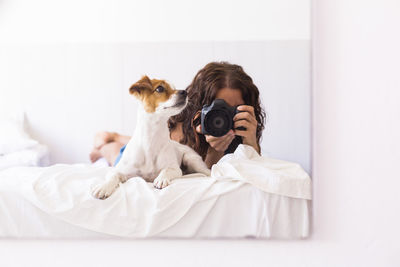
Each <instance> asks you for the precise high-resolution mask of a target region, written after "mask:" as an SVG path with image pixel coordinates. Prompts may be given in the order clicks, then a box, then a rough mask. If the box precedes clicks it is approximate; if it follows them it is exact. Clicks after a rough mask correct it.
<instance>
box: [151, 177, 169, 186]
mask: <svg viewBox="0 0 400 267" xmlns="http://www.w3.org/2000/svg"><path fill="white" fill-rule="evenodd" d="M170 184H171V180H170V179H168V178H166V177H162V176H158V177H157V178H156V179H155V180H154V181H153V185H154V187H155V188H158V189H163V188H164V187H167V186H168V185H170Z"/></svg>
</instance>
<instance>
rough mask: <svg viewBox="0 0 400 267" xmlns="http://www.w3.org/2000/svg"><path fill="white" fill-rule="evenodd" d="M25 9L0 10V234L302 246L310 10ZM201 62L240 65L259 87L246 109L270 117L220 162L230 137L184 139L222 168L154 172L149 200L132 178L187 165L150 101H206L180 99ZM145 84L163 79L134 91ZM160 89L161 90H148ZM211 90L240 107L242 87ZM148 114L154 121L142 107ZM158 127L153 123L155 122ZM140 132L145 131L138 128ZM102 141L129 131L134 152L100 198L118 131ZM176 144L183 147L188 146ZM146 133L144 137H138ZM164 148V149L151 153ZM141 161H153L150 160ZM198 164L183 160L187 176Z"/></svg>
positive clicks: (234, 5) (145, 184)
mask: <svg viewBox="0 0 400 267" xmlns="http://www.w3.org/2000/svg"><path fill="white" fill-rule="evenodd" d="M211 3H212V5H211ZM25 4H26V5H22V4H20V5H19V6H18V4H16V6H12V5H11V4H9V3H0V5H3V8H2V9H1V15H2V18H3V19H2V21H0V33H1V34H2V36H4V37H6V38H2V40H1V43H0V48H1V49H0V70H1V73H2V76H1V79H0V104H1V116H0V128H1V129H2V131H1V133H0V207H1V212H0V236H2V237H12V238H14V237H26V238H33V237H34V238H47V237H51V238H110V237H123V238H149V237H150V238H166V237H168V238H248V237H250V238H283V239H299V238H306V237H308V235H309V223H310V218H309V216H310V215H309V214H310V199H311V179H310V177H309V174H310V171H311V166H310V162H311V158H310V157H311V156H310V155H311V133H310V129H311V103H310V100H311V94H310V91H311V90H310V75H311V65H310V58H311V52H310V49H311V44H310V33H309V28H310V19H309V9H310V2H309V1H295V0H286V1H277V0H270V1H265V2H259V1H248V2H246V3H245V4H244V3H239V2H231V1H221V2H218V3H214V2H211V1H205V2H204V1H203V2H202V3H198V2H184V3H181V2H179V1H172V2H171V3H170V5H168V6H167V5H166V4H165V3H164V2H162V1H159V0H157V1H156V0H153V1H149V2H146V3H145V2H143V3H141V2H140V3H139V2H136V3H130V2H128V1H119V2H116V3H114V4H104V6H100V4H98V3H97V2H95V1H93V3H92V5H90V6H88V7H82V9H80V8H77V6H76V5H77V4H74V3H66V4H64V6H57V7H56V6H54V7H49V8H50V9H52V10H53V11H54V13H52V14H53V15H51V14H49V12H47V11H44V9H43V10H42V8H41V5H40V2H39V3H36V4H35V6H30V5H32V4H29V1H27V3H25ZM228 4H229V5H228ZM182 5H184V6H182ZM210 6H213V9H212V10H211V8H210ZM149 7H151V9H150V8H149ZM46 10H48V9H46ZM33 11H34V12H33ZM89 11H90V12H89ZM178 11H179V12H178ZM182 11H185V12H182ZM71 13H72V14H73V16H72V17H74V20H71V19H70V17H71ZM55 14H58V16H56V15H55ZM132 14H135V16H132ZM221 14H223V16H222V15H221ZM243 14H245V15H243ZM32 16H34V17H35V19H32V20H30V18H32ZM149 18H151V19H149ZM239 18H240V19H239ZM19 19H20V21H23V24H21V23H20V22H19ZM51 20H53V21H54V23H49V21H51ZM137 25H140V27H138V26H137ZM210 62H228V63H229V64H228V63H226V65H224V66H223V67H222V68H227V66H231V65H230V64H236V65H238V66H241V67H242V68H243V70H242V72H243V73H244V74H246V75H247V76H246V77H251V79H252V81H251V83H252V84H254V85H255V86H256V88H257V89H258V91H259V97H258V98H256V99H255V100H253V103H256V102H257V101H260V103H261V107H262V109H263V110H264V111H265V114H266V116H265V124H264V125H265V127H264V129H263V130H262V131H260V132H261V133H262V137H261V139H260V140H259V142H258V145H257V144H256V145H251V144H252V142H251V141H252V140H253V141H254V140H255V137H256V132H257V131H256V130H254V131H253V132H251V133H250V134H248V135H246V134H247V133H246V134H245V133H243V132H242V134H243V136H242V137H239V140H241V141H240V143H242V144H240V145H239V144H237V145H236V146H235V147H234V149H233V150H232V151H229V153H228V152H226V151H227V146H229V144H230V142H231V140H230V141H229V142H227V141H224V142H225V143H227V144H224V145H225V146H222V147H224V149H222V148H218V149H217V148H216V147H213V146H212V145H211V143H212V142H213V140H214V141H215V139H212V138H211V139H210V138H205V135H203V134H201V133H198V134H193V136H200V137H199V138H203V139H204V140H205V142H206V143H207V145H208V146H209V147H207V149H206V154H205V156H204V157H203V159H204V160H206V161H207V156H209V155H211V154H212V153H211V154H210V151H214V152H218V153H215V154H212V155H214V156H215V155H218V157H217V158H216V159H215V158H214V161H215V162H212V161H211V163H212V167H211V174H210V173H209V174H208V175H207V174H198V173H194V174H187V175H185V176H183V177H181V176H182V175H183V174H182V173H179V172H178V173H176V172H167V171H166V172H165V173H169V174H168V175H169V176H168V175H167V174H165V175H167V176H165V177H167V178H168V177H169V178H171V179H169V178H168V179H166V180H162V181H164V182H165V183H167V184H168V186H165V187H164V185H159V186H157V187H163V188H162V189H159V188H156V187H154V185H153V183H152V182H151V181H150V182H149V181H146V180H144V179H142V178H140V175H142V176H143V177H144V176H145V174H144V173H147V174H148V173H151V172H152V171H153V170H154V169H157V168H159V169H158V170H155V171H154V173H156V174H154V175H153V176H154V177H153V180H154V179H155V178H156V177H158V175H159V174H160V172H161V170H164V169H166V167H165V165H166V164H164V163H160V161H162V162H168V164H167V165H168V167H170V166H172V165H174V164H175V165H176V164H178V163H177V162H179V165H180V163H181V162H182V161H184V162H186V161H185V160H184V159H183V158H184V156H182V155H183V154H184V153H189V152H182V153H183V154H179V153H181V152H179V153H178V152H176V151H181V150H179V148H177V147H178V146H179V145H176V144H175V143H171V142H170V141H169V139H168V138H167V139H168V140H167V139H165V136H166V135H165V134H164V135H163V134H162V133H166V132H169V131H168V125H167V123H166V121H163V120H161V119H160V118H161V117H163V115H160V114H159V113H160V112H162V111H161V106H162V105H164V104H162V103H164V102H165V103H170V102H166V101H168V100H170V97H171V99H172V98H173V96H174V95H178V92H177V91H173V90H174V88H175V89H180V90H183V89H187V90H186V92H187V96H186V93H185V98H186V99H188V101H189V103H192V104H193V105H194V104H197V105H199V104H200V102H201V101H203V100H204V99H203V98H201V97H197V98H194V96H193V95H194V94H193V91H192V94H191V93H190V90H199V89H198V88H197V87H196V88H195V87H192V88H191V89H189V88H188V87H190V86H189V85H191V84H192V82H193V79H194V77H195V75H196V74H197V73H198V72H199V71H200V70H202V69H203V70H204V68H205V66H207V64H208V63H210ZM143 75H147V76H148V77H149V78H150V79H159V80H162V82H160V81H158V83H157V81H155V80H153V81H150V83H147V84H145V85H143V84H144V83H142V84H141V86H138V87H135V88H136V89H135V88H134V89H132V88H133V87H132V85H133V84H135V83H137V82H138V81H139V80H140V79H142V76H143ZM222 76H223V75H222ZM224 78H227V75H225V76H224ZM231 78H232V77H231ZM233 81H234V79H233V78H232V83H233ZM156 83H157V84H156ZM193 83H194V82H193ZM160 84H161V85H162V87H163V89H162V90H166V91H167V92H157V88H158V86H159V85H160ZM199 84H200V87H199V88H201V90H204V92H206V91H207V90H209V89H207V88H208V87H207V88H206V87H204V84H205V83H204V82H203V83H199ZM146 86H147V87H146ZM152 86H153V87H152ZM169 86H171V88H169ZM217 87H218V86H217ZM220 87H223V88H225V87H228V89H233V91H234V92H237V91H238V89H240V90H241V91H240V90H239V91H240V92H239V96H238V95H232V94H231V93H232V92H230V91H229V92H228V98H227V99H228V100H227V99H225V100H226V102H228V105H229V106H232V107H233V108H235V107H236V106H237V105H239V106H240V105H241V104H245V105H246V106H249V105H250V106H251V103H250V102H249V100H247V98H246V97H247V96H246V95H245V91H243V90H242V88H229V87H240V86H237V85H234V86H233V85H232V86H230V85H229V84H228V83H224V84H222V85H220V86H219V87H218V88H217V89H218V90H217V92H221V89H222V88H220ZM143 88H145V89H143ZM146 88H147V89H146ZM130 89H131V90H130ZM143 90H150V91H151V94H152V95H153V94H154V95H153V96H151V97H149V95H150V93H148V92H147V91H143ZM168 90H169V91H168ZM251 90H253V89H251ZM150 91H149V92H150ZM146 94H148V95H146ZM158 94H163V96H159V95H158ZM182 94H183V93H182ZM144 95H146V97H145V96H144ZM135 96H136V97H135ZM224 97H226V96H221V95H220V97H218V98H224ZM215 98H216V97H215V96H214V97H211V100H213V99H215ZM241 98H242V99H241ZM245 99H246V100H245ZM175 100H176V99H175ZM175 100H174V101H175ZM171 101H172V100H171ZM190 101H192V102H190ZM204 101H205V100H204ZM232 101H233V102H232ZM254 101H256V102H254ZM246 102H247V103H246ZM160 103H161V104H160ZM171 103H172V102H171ZM174 103H175V102H174ZM202 104H204V103H202ZM207 104H211V103H207ZM152 105H153V107H154V109H153V110H151V108H148V107H149V106H152ZM165 105H167V104H165ZM158 106H160V108H159V109H158V110H157V112H156V108H157V107H158ZM146 107H147V108H146ZM163 107H164V106H163ZM253 108H254V107H253ZM149 110H151V111H149ZM234 110H235V109H234ZM198 111H200V110H198ZM143 112H144V113H143ZM150 113H151V116H150V115H149V114H150ZM242 113H243V114H244V115H243V116H244V117H241V118H242V121H243V120H245V121H246V123H248V124H246V125H250V126H251V127H252V125H253V126H254V125H255V126H254V127H255V128H256V127H257V122H254V121H251V119H255V120H257V118H256V116H255V115H254V116H253V115H252V113H251V111H249V110H246V109H245V110H244V111H243V112H242ZM138 114H140V116H138ZM156 114H158V115H156ZM239 114H240V113H239ZM234 115H235V114H234ZM248 116H250V117H248ZM164 117H165V116H164ZM158 119H160V120H161V121H162V122H160V123H154V122H155V121H158ZM193 119H194V117H193V116H192V117H190V120H193ZM184 121H185V120H184ZM186 121H187V119H186ZM198 121H200V117H199V120H198ZM199 123H200V122H198V124H199ZM198 124H196V125H195V126H197V125H198ZM149 125H150V126H149ZM250 126H249V127H250ZM144 127H153V128H150V129H147V128H146V129H147V130H146V131H144V130H142V131H138V130H137V129H142V128H144ZM104 131H106V132H109V133H118V134H119V135H118V136H127V139H124V140H123V138H122V139H118V141H119V142H120V143H121V144H122V143H123V144H126V143H128V141H129V140H130V139H129V138H130V137H131V136H132V135H134V133H135V131H136V132H137V135H135V138H136V139H135V140H132V141H131V142H132V143H134V144H135V145H131V146H128V147H127V148H126V149H127V152H125V151H124V152H123V154H122V155H124V156H123V157H124V158H121V160H122V161H123V162H124V164H126V166H132V164H133V165H135V164H136V165H135V166H136V167H135V168H136V169H135V170H140V172H138V173H136V174H137V175H134V177H132V178H131V177H125V178H130V179H128V180H127V181H125V178H120V180H119V182H117V183H116V184H115V188H114V189H112V190H111V189H110V190H111V191H112V194H111V193H110V195H109V196H108V195H107V198H105V197H104V198H105V199H98V198H96V197H94V195H95V193H93V192H94V191H95V188H96V186H98V185H104V183H105V182H106V181H111V180H110V179H111V178H110V177H111V176H112V175H114V174H115V173H121V172H123V171H122V167H121V168H120V169H117V167H112V166H108V165H109V163H108V162H107V160H108V158H107V157H108V156H109V155H112V157H110V158H111V159H110V160H108V161H110V162H111V163H112V162H114V161H115V158H116V157H117V156H118V155H119V151H120V149H121V147H122V145H119V146H117V147H116V146H113V147H111V146H110V149H114V150H113V151H112V152H110V151H104V150H106V148H105V147H104V145H105V144H107V145H109V144H110V143H112V142H116V141H117V138H115V136H116V135H115V134H114V135H110V134H104ZM193 131H194V130H193ZM249 131H250V130H249ZM99 132H103V134H97V133H99ZM178 132H179V131H178ZM180 133H181V135H180V137H179V138H178V139H179V140H183V139H184V138H185V137H187V136H189V135H187V134H186V135H182V130H181V132H180ZM96 134H97V135H96ZM235 134H236V135H239V132H235ZM149 136H152V139H151V138H147V139H146V137H149ZM167 136H168V135H167ZM171 137H172V135H171ZM233 137H234V136H233ZM233 137H232V139H233ZM187 138H189V137H187ZM245 138H246V140H244V139H245ZM150 139H151V140H150ZM136 140H138V141H137V142H135V141H136ZM149 140H150V141H149ZM160 140H162V141H160ZM226 140H228V139H226ZM146 142H147V143H146ZM221 142H222V141H221V139H220V143H221ZM166 143H171V144H174V145H173V147H174V149H175V150H168V149H166V150H163V149H164V148H165V147H164V144H166ZM137 144H140V148H137V147H135V146H139V145H137ZM214 145H215V144H214ZM210 147H211V148H210ZM192 148H194V147H193V144H192ZM107 149H108V148H107ZM115 149H117V150H115ZM159 149H160V150H159ZM258 149H259V150H260V151H261V156H260V154H259V153H258V151H257V150H258ZM115 151H117V152H115ZM138 151H139V152H138ZM171 151H173V152H171ZM174 151H175V152H176V153H178V154H177V155H178V156H177V157H176V159H174V156H173V155H174V153H175V152H174ZM185 151H186V150H185ZM224 151H225V155H224ZM167 152H168V153H167ZM197 152H199V151H197ZM125 153H126V154H125ZM190 153H191V152H190ZM190 153H189V154H185V155H192V154H190ZM199 153H200V152H199ZM89 154H91V156H92V158H91V159H92V160H93V163H92V162H91V160H90V157H89ZM128 154H129V155H131V156H125V155H128ZM149 154H150V155H156V157H155V160H154V157H153V156H149ZM105 155H107V156H105ZM138 155H139V156H138ZM166 155H168V156H166ZM179 155H180V156H179ZM197 157H198V158H191V159H189V160H187V162H188V163H187V164H189V165H190V166H192V165H193V166H194V165H196V164H197V165H198V164H199V161H201V158H200V160H199V157H200V156H198V155H197ZM210 157H211V156H210ZM149 159H152V160H153V161H157V159H158V163H154V164H153V163H149ZM160 159H162V160H160ZM170 162H172V163H170ZM119 164H120V165H121V164H122V163H119ZM175 165H174V166H175ZM184 165H185V164H184ZM117 166H118V165H117ZM149 166H150V167H149ZM155 166H156V167H155ZM160 166H163V167H160ZM190 166H189V167H190ZM186 167H187V166H186ZM129 168H131V167H129ZM146 168H147V169H146ZM149 168H150V170H151V171H149ZM171 168H172V167H171ZM171 168H170V169H171ZM193 168H194V167H193ZM199 168H200V167H197V169H196V170H199ZM186 169H187V168H186ZM189 169H190V168H189ZM200 169H201V168H200ZM116 170H119V171H118V172H117V171H116ZM146 171H147V172H146ZM175 171H176V170H175ZM113 172H114V174H113ZM126 172H127V173H128V172H129V171H126ZM110 173H111V174H110ZM127 175H128V174H127ZM114 176H115V175H114ZM114 176H113V177H114ZM128 176H129V175H128ZM130 176H132V175H130ZM176 176H177V177H180V178H177V177H176ZM121 177H122V176H121ZM163 177H164V176H163ZM172 178H176V179H172ZM122 180H123V181H122ZM150 180H151V179H150ZM167 180H168V181H167ZM110 183H111V182H110ZM161 184H162V183H161ZM103 189H104V187H103ZM104 190H105V189H104ZM114 190H115V191H114ZM100 198H101V197H100Z"/></svg>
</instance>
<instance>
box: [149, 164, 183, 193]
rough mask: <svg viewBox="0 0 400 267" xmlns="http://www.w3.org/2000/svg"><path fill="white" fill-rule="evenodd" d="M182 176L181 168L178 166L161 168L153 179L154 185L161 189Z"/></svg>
mask: <svg viewBox="0 0 400 267" xmlns="http://www.w3.org/2000/svg"><path fill="white" fill-rule="evenodd" d="M181 176H182V170H181V168H179V167H175V168H166V169H162V170H161V172H160V174H159V175H158V176H157V178H156V179H154V181H153V185H154V187H156V188H158V189H162V188H164V187H166V186H168V185H170V184H171V181H172V180H173V179H175V178H178V177H181Z"/></svg>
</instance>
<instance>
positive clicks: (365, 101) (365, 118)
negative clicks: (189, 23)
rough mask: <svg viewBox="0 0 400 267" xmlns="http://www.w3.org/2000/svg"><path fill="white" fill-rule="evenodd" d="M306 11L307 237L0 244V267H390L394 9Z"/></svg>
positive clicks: (350, 5) (398, 129) (371, 5)
mask: <svg viewBox="0 0 400 267" xmlns="http://www.w3.org/2000/svg"><path fill="white" fill-rule="evenodd" d="M3 2H4V1H3ZM0 3H1V2H0ZM244 3H248V1H246V2H244ZM313 6H314V11H313V13H314V14H313V18H314V21H313V25H314V33H313V38H314V41H313V43H314V78H313V87H314V88H313V94H314V95H313V101H314V104H313V114H314V115H313V120H314V123H313V125H314V129H313V135H314V139H313V157H314V161H313V163H314V164H313V180H314V201H313V203H314V226H313V231H314V234H313V236H312V237H311V238H310V239H309V240H304V241H286V242H282V241H251V240H246V241H242V240H219V241H207V240H202V241H193V240H191V241H183V240H175V241H170V240H147V241H60V240H59V241H37V240H32V241H29V240H26V241H7V240H4V241H1V243H0V255H1V265H2V266H27V265H29V266H33V265H34V263H35V266H54V265H57V266H77V265H78V266H109V265H113V266H132V265H134V264H136V265H141V266H167V265H168V266H399V265H400V256H399V251H400V249H399V248H400V246H399V238H400V230H399V225H400V215H399V214H400V213H399V211H400V207H399V203H400V194H399V193H398V191H399V187H400V182H399V173H398V167H397V166H398V163H399V162H400V154H399V153H400V142H399V136H400V126H399V117H400V108H399V99H400V90H399V87H400V75H399V65H398V62H400V54H399V49H398V47H400V39H399V35H398V28H399V24H400V16H399V15H398V14H399V9H400V6H399V2H398V1H395V0H393V1H389V0H387V1H383V0H379V1H378V0H371V1H347V0H336V1H328V0H325V1H324V0H319V1H315V2H314V4H313ZM237 12H239V10H237ZM247 16H248V17H249V18H251V17H252V16H251V14H248V15H247ZM256 27H259V28H258V30H259V31H260V32H262V30H263V27H262V26H261V25H258V26H256Z"/></svg>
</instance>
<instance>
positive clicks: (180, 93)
mask: <svg viewBox="0 0 400 267" xmlns="http://www.w3.org/2000/svg"><path fill="white" fill-rule="evenodd" d="M178 95H179V96H182V97H185V96H187V92H186V90H178Z"/></svg>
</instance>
